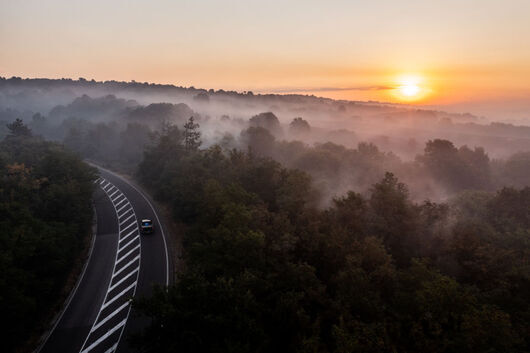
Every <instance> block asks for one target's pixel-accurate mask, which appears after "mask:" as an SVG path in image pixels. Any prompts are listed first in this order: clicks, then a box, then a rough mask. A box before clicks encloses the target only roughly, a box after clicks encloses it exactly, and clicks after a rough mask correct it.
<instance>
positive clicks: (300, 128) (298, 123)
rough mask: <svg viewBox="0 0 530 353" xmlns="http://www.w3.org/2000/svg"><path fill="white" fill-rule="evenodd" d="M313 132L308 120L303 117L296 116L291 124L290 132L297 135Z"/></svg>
mask: <svg viewBox="0 0 530 353" xmlns="http://www.w3.org/2000/svg"><path fill="white" fill-rule="evenodd" d="M309 132H311V126H309V123H308V122H307V120H304V119H302V118H294V119H293V121H291V123H290V124H289V133H291V134H292V135H295V136H300V135H303V134H307V133H309Z"/></svg>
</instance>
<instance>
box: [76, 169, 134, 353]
mask: <svg viewBox="0 0 530 353" xmlns="http://www.w3.org/2000/svg"><path fill="white" fill-rule="evenodd" d="M103 181H105V182H103ZM101 185H103V186H102V189H103V191H105V193H106V194H107V196H108V197H109V199H110V200H111V202H112V206H113V207H114V211H115V212H116V216H117V217H118V239H117V241H118V244H117V250H116V254H115V259H114V267H113V269H112V276H111V279H110V282H109V284H108V288H107V293H106V294H105V298H104V299H103V304H102V305H101V308H100V310H99V312H98V315H97V316H96V320H95V321H94V324H93V325H92V328H91V330H90V333H89V334H88V336H87V337H86V339H85V341H84V343H83V346H82V347H81V353H87V352H89V351H90V350H92V349H93V348H94V347H96V346H97V345H98V344H100V343H101V342H103V341H104V340H105V339H107V338H108V337H109V336H111V335H112V334H113V333H115V332H116V331H118V330H120V329H121V331H120V333H119V336H118V338H117V340H116V342H115V343H114V344H113V345H112V347H111V348H109V349H107V351H106V353H110V352H114V351H115V350H116V349H117V347H118V344H119V342H120V340H121V336H122V334H123V328H124V326H125V324H126V322H127V319H128V318H129V314H130V312H131V305H130V301H127V302H125V303H123V304H122V305H121V306H120V307H119V308H118V309H117V310H115V311H113V312H112V313H111V314H110V315H107V317H105V318H104V319H103V320H102V321H101V322H98V320H99V318H100V315H101V314H102V311H103V309H105V308H106V307H108V306H109V305H110V304H111V303H113V302H115V301H116V300H118V298H120V297H121V296H123V295H124V294H125V293H127V291H130V290H131V289H132V290H133V293H132V296H133V297H134V295H135V294H136V287H137V284H138V277H139V274H140V265H141V261H140V259H141V254H142V249H141V247H140V245H141V244H140V243H141V238H140V235H139V234H137V235H136V237H134V238H133V239H132V240H131V241H129V243H127V245H125V246H123V247H120V244H121V242H122V241H123V240H124V239H125V238H128V237H130V236H131V235H133V234H134V233H135V232H138V223H137V220H136V214H135V212H134V208H133V207H132V204H131V203H130V202H129V200H128V199H127V196H125V195H124V194H123V193H122V192H121V191H120V190H119V188H117V187H116V186H115V185H113V184H112V183H110V182H108V181H106V180H104V179H103V180H102V182H100V186H101ZM109 186H110V187H109ZM114 189H116V190H115V191H113V190H114ZM110 192H112V194H110ZM116 194H118V195H117V196H116V197H114V198H112V196H114V195H116ZM122 197H123V199H122ZM118 200H119V201H118ZM123 203H125V204H123ZM122 204H123V205H122ZM119 205H122V206H121V207H120V211H121V210H123V209H124V208H125V207H127V206H129V205H130V206H131V208H130V209H127V210H126V211H125V212H124V213H122V216H124V215H126V214H127V213H128V212H129V211H132V214H131V215H130V216H129V217H127V218H126V219H125V220H123V221H122V222H120V221H119V219H120V217H121V216H120V215H119V211H118V208H117V207H118V206H119ZM131 218H134V220H133V221H132V222H131V223H130V224H128V225H126V226H125V227H122V226H123V225H124V224H125V223H126V222H127V221H128V220H130V219H131ZM133 225H136V228H135V229H133V230H132V231H129V233H128V234H127V235H126V236H125V237H121V235H122V234H124V233H125V231H126V230H128V229H130V228H131V226H133ZM137 239H138V240H139V241H138V242H139V244H138V245H137V246H136V247H135V248H134V249H132V250H131V251H129V252H128V253H127V254H125V255H124V256H121V257H119V258H118V253H119V252H120V250H122V249H125V247H126V246H129V245H130V244H132V242H133V241H136V240H137ZM136 250H139V253H138V255H136V257H135V258H134V260H132V261H129V262H128V263H127V264H126V265H125V266H124V267H122V268H121V269H120V270H119V271H116V268H117V266H118V264H119V263H120V262H122V261H123V260H124V259H125V258H127V256H129V255H130V254H132V252H134V251H136ZM135 262H136V264H137V265H136V267H135V268H133V266H131V265H133V264H134V263H135ZM126 269H128V270H132V272H130V273H128V274H127V275H126V276H125V277H124V278H122V279H121V280H120V281H118V282H117V283H115V284H113V285H112V281H113V280H114V279H115V278H116V276H117V275H118V274H121V273H122V272H124V271H125V270H126ZM135 274H136V279H135V280H134V282H133V283H131V284H130V285H128V286H127V288H125V289H124V290H123V291H121V292H120V293H119V294H117V295H116V296H114V297H113V298H112V299H111V300H109V301H107V299H108V297H109V293H110V292H111V291H112V290H114V289H115V288H116V287H117V286H119V285H120V284H121V283H123V282H124V281H126V280H127V279H129V278H130V277H132V276H133V275H135ZM127 307H128V308H129V309H128V310H127V313H126V317H125V318H124V319H123V320H122V321H121V322H120V323H119V324H118V325H116V326H114V327H113V328H112V329H110V330H109V331H107V332H106V333H105V334H104V335H103V336H101V337H99V338H98V339H97V340H96V341H94V342H93V343H92V344H90V345H89V346H88V347H86V345H87V342H88V341H89V339H90V338H91V337H92V336H91V335H92V334H93V332H94V331H95V330H97V329H98V328H100V327H101V326H102V325H103V324H104V323H105V322H108V320H109V319H110V318H111V317H114V316H116V315H118V314H119V313H121V312H122V311H124V310H123V309H125V308H127ZM85 347H86V348H85Z"/></svg>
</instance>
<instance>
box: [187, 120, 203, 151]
mask: <svg viewBox="0 0 530 353" xmlns="http://www.w3.org/2000/svg"><path fill="white" fill-rule="evenodd" d="M199 127H200V125H199V124H197V123H196V122H195V119H194V118H193V116H191V117H190V118H189V119H188V122H187V123H186V124H184V146H185V148H186V151H196V150H198V149H199V147H200V146H201V143H202V141H201V132H200V131H199Z"/></svg>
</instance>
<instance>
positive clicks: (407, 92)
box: [399, 84, 420, 97]
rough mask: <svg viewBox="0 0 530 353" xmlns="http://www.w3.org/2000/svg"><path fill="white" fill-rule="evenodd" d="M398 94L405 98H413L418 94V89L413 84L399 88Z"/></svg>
mask: <svg viewBox="0 0 530 353" xmlns="http://www.w3.org/2000/svg"><path fill="white" fill-rule="evenodd" d="M399 92H401V94H402V95H404V96H406V97H414V96H416V95H418V93H420V87H419V86H418V85H415V84H407V85H402V86H399Z"/></svg>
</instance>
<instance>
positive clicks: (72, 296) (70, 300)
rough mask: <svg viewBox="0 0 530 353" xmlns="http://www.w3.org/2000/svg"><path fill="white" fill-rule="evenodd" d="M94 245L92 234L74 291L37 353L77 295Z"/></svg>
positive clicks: (93, 235)
mask: <svg viewBox="0 0 530 353" xmlns="http://www.w3.org/2000/svg"><path fill="white" fill-rule="evenodd" d="M94 213H95V214H96V215H95V219H96V220H97V218H98V216H97V210H96V207H94ZM95 243H96V234H94V233H93V234H92V241H91V243H90V250H89V251H88V257H87V260H86V262H85V264H84V265H83V271H82V272H81V275H80V276H79V279H78V280H77V282H76V284H75V287H74V289H73V290H72V292H71V294H70V296H69V297H68V302H67V303H66V305H65V307H64V310H63V311H62V312H61V315H60V316H59V317H58V318H57V321H55V324H54V325H53V327H52V329H51V330H50V332H49V334H48V336H46V339H45V340H44V342H43V343H42V345H41V346H40V347H39V349H38V350H37V353H39V352H40V351H41V350H42V347H44V346H45V345H46V342H48V338H50V336H51V335H52V333H53V331H55V328H56V327H57V325H58V324H59V322H60V321H61V319H62V318H63V315H64V313H65V312H66V310H68V307H69V306H70V303H71V302H72V299H73V298H74V297H75V294H76V293H77V289H78V288H79V285H80V284H81V282H82V281H83V278H84V277H85V272H86V269H87V267H88V264H89V263H90V260H91V259H92V252H93V250H94V244H95Z"/></svg>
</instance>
